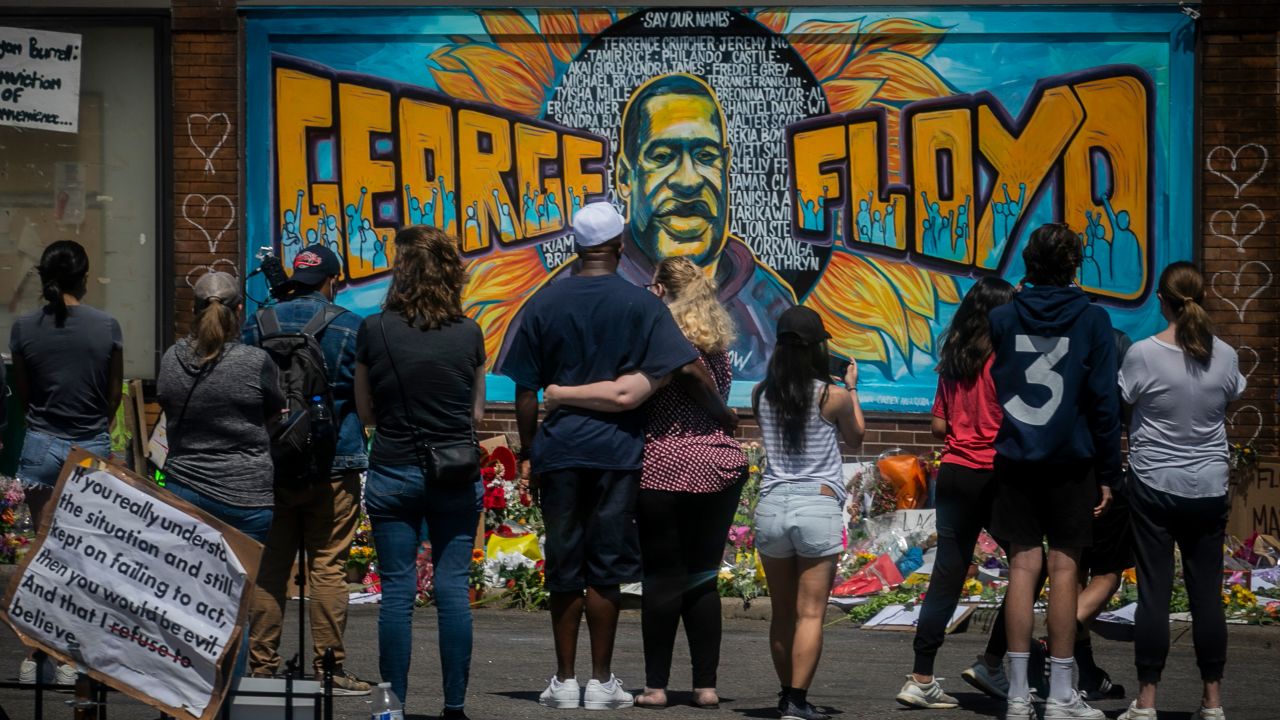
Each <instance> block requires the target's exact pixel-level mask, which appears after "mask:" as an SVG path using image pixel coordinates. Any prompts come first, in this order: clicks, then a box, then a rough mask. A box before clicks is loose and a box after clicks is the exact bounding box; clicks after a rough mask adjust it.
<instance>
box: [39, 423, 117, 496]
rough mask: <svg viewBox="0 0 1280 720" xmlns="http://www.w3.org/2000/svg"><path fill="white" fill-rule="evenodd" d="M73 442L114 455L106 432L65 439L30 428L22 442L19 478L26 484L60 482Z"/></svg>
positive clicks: (54, 483) (94, 451)
mask: <svg viewBox="0 0 1280 720" xmlns="http://www.w3.org/2000/svg"><path fill="white" fill-rule="evenodd" d="M72 445H77V446H79V447H81V448H84V449H85V450H88V451H89V452H91V453H93V454H95V455H101V456H102V457H108V456H110V455H111V437H110V436H109V435H107V434H106V433H98V434H97V435H91V436H89V437H87V438H78V439H75V438H73V439H70V440H66V439H63V438H60V437H54V436H53V435H49V434H47V433H42V432H40V431H39V430H32V429H30V428H28V429H27V435H26V437H25V438H24V439H23V441H22V458H21V459H20V460H19V461H18V479H19V480H21V481H22V482H23V483H25V484H27V485H44V486H47V487H53V486H55V485H57V484H58V474H59V473H61V472H62V464H63V463H65V462H66V461H67V455H68V454H70V453H71V446H72Z"/></svg>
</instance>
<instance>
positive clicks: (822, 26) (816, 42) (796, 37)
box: [787, 18, 862, 81]
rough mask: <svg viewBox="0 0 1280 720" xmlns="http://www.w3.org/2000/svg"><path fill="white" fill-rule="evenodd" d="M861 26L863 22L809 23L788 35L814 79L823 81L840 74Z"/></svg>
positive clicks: (815, 21) (801, 25)
mask: <svg viewBox="0 0 1280 720" xmlns="http://www.w3.org/2000/svg"><path fill="white" fill-rule="evenodd" d="M861 26H862V20H861V18H859V19H857V20H850V21H848V22H827V21H825V20H806V21H804V22H802V23H800V25H799V26H798V27H796V29H795V30H793V31H791V32H790V33H787V39H788V40H790V41H791V46H792V47H794V48H795V49H796V52H798V53H800V57H802V58H804V61H805V64H806V65H808V66H809V69H810V70H812V71H813V75H814V77H816V78H818V80H819V81H822V80H826V79H828V78H830V77H833V76H834V75H836V73H839V72H840V68H842V67H844V64H845V63H846V62H847V61H848V60H849V55H850V54H851V53H852V51H853V44H854V43H855V42H856V41H857V40H858V28H859V27H861Z"/></svg>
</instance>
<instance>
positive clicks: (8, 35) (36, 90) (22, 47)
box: [0, 27, 80, 133]
mask: <svg viewBox="0 0 1280 720" xmlns="http://www.w3.org/2000/svg"><path fill="white" fill-rule="evenodd" d="M79 120H80V36H79V35H75V34H72V33H60V32H48V31H45V30H29V29H26V28H13V27H0V125H14V126H16V127H22V128H31V129H33V130H55V131H58V132H71V133H73V132H76V130H77V129H78V123H79Z"/></svg>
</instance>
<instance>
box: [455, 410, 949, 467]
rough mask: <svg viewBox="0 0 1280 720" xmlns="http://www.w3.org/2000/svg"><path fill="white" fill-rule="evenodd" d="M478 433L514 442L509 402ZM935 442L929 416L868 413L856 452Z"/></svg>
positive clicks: (753, 431)
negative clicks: (860, 447) (865, 431)
mask: <svg viewBox="0 0 1280 720" xmlns="http://www.w3.org/2000/svg"><path fill="white" fill-rule="evenodd" d="M739 416H740V418H741V420H742V424H741V425H740V426H739V427H738V433H737V436H738V438H739V439H741V440H743V441H747V440H758V439H759V438H760V426H759V425H757V424H756V421H755V418H754V417H752V416H751V414H750V413H749V412H743V413H739ZM480 434H481V437H482V438H483V437H493V436H495V435H506V436H507V437H508V438H509V440H510V442H511V444H512V445H515V444H517V441H518V440H519V435H518V434H517V431H516V417H515V411H514V408H513V406H512V405H510V404H509V403H502V404H498V405H492V406H490V407H489V411H488V413H487V415H486V417H485V421H484V424H483V425H482V426H481V427H480ZM937 446H938V442H937V441H936V440H934V439H933V436H932V435H931V434H929V419H928V418H925V417H921V418H914V417H907V416H893V415H872V416H869V417H867V435H866V438H865V440H864V441H863V443H862V450H861V452H860V453H859V456H863V457H865V456H875V455H879V454H880V453H882V452H884V451H885V450H889V449H891V448H901V449H903V450H906V451H907V452H911V453H917V454H922V453H925V452H928V451H929V450H932V449H933V448H935V447H937Z"/></svg>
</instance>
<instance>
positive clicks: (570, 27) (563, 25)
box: [538, 9, 582, 63]
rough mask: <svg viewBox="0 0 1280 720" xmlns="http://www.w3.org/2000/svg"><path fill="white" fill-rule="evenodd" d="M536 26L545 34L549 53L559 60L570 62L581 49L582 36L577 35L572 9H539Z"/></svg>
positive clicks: (576, 24) (576, 25)
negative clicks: (549, 49)
mask: <svg viewBox="0 0 1280 720" xmlns="http://www.w3.org/2000/svg"><path fill="white" fill-rule="evenodd" d="M538 27H539V28H541V29H542V34H543V35H545V36H546V38H547V45H549V46H550V47H551V53H552V54H553V55H555V56H556V57H557V58H559V60H560V62H566V63H567V62H571V61H572V60H573V58H574V57H575V56H576V55H577V54H578V51H579V50H581V49H582V38H580V37H578V23H577V21H575V20H574V19H573V11H572V10H550V9H544V10H539V11H538Z"/></svg>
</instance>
